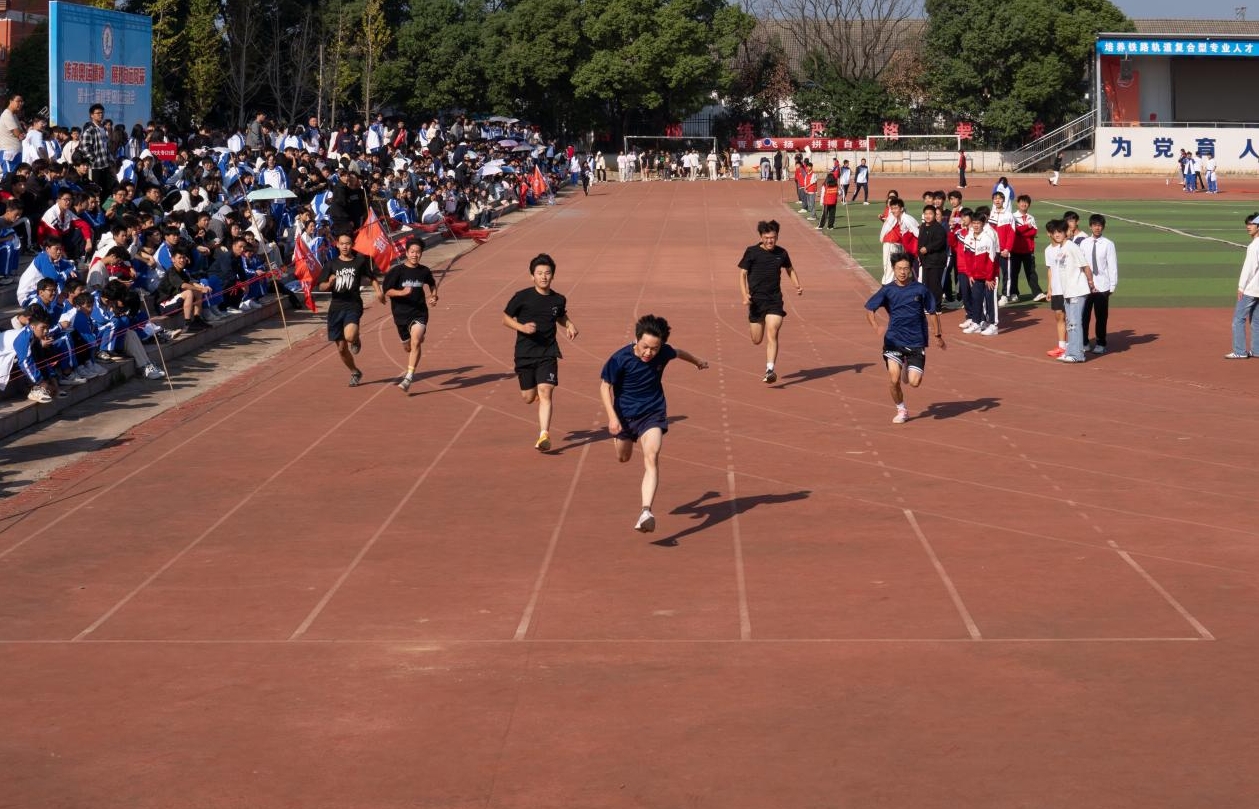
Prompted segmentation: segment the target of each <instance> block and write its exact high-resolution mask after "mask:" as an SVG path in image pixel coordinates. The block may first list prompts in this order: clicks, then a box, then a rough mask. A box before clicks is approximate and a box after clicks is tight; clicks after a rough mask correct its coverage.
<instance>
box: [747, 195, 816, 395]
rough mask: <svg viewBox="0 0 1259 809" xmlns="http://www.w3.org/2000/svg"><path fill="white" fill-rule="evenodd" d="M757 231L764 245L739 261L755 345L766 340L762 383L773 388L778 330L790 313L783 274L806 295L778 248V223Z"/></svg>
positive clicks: (761, 225)
mask: <svg viewBox="0 0 1259 809" xmlns="http://www.w3.org/2000/svg"><path fill="white" fill-rule="evenodd" d="M756 232H757V233H759V234H760V237H761V243H760V244H754V245H752V246H751V247H749V248H748V249H746V250H744V251H743V258H742V259H740V261H739V270H740V271H741V272H740V275H739V287H740V290H741V291H742V292H743V305H744V306H746V307H747V308H748V322H749V324H750V326H751V333H752V345H760V344H761V341H762V340H765V338H766V337H768V338H769V339H768V340H767V341H766V345H765V376H763V377H762V378H761V381H762V382H764V383H765V384H767V385H772V384H774V383H775V382H777V381H778V374H776V373H775V372H774V362H775V361H776V360H777V359H778V330H779V329H781V328H782V325H783V318H784V317H786V316H787V310H786V309H784V308H783V292H782V271H783V270H786V271H787V277H788V278H790V279H791V282H792V283H793V284H795V285H796V294H797V295H803V294H804V287H802V286H800V279H799V278H797V277H796V270H795V268H794V267H792V266H791V256H789V255H787V251H786V250H784V249H783V248H781V247H779V246H778V222H776V221H774V220H772V219H771V220H770V221H768V222H758V223H757V225H756Z"/></svg>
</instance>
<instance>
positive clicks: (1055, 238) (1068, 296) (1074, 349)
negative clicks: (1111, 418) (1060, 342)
mask: <svg viewBox="0 0 1259 809" xmlns="http://www.w3.org/2000/svg"><path fill="white" fill-rule="evenodd" d="M1045 229H1046V230H1047V231H1049V238H1050V240H1051V242H1052V243H1051V244H1050V245H1049V246H1048V247H1046V248H1045V267H1046V268H1047V269H1048V271H1049V278H1050V288H1051V290H1052V291H1054V292H1057V291H1058V290H1061V294H1062V304H1063V311H1064V312H1065V319H1066V321H1067V346H1066V350H1065V351H1064V352H1063V354H1062V356H1060V357H1058V358H1057V359H1058V361H1059V362H1084V339H1083V337H1084V332H1083V331H1082V330H1081V325H1082V323H1081V321H1082V319H1083V315H1084V302H1085V301H1086V300H1087V299H1088V296H1089V294H1090V293H1091V292H1093V291H1094V286H1093V273H1092V270H1091V269H1090V268H1089V265H1088V261H1086V260H1085V258H1084V254H1083V253H1081V252H1080V248H1079V246H1078V245H1077V244H1076V243H1075V242H1073V241H1071V240H1070V239H1068V238H1067V226H1066V223H1064V222H1063V221H1062V220H1059V219H1055V220H1054V221H1052V222H1050V223H1049V224H1047V225H1046V226H1045Z"/></svg>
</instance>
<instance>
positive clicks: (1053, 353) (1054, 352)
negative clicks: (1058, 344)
mask: <svg viewBox="0 0 1259 809" xmlns="http://www.w3.org/2000/svg"><path fill="white" fill-rule="evenodd" d="M1066 353H1067V350H1066V349H1065V348H1051V349H1049V350H1048V351H1046V352H1045V354H1046V355H1048V356H1050V357H1054V358H1055V359H1056V358H1058V357H1061V356H1062V355H1063V354H1066Z"/></svg>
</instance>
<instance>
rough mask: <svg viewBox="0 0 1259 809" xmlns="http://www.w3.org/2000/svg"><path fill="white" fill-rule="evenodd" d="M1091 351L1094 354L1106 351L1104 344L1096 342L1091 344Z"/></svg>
mask: <svg viewBox="0 0 1259 809" xmlns="http://www.w3.org/2000/svg"><path fill="white" fill-rule="evenodd" d="M1093 353H1094V354H1105V353H1106V346H1104V345H1102V344H1101V343H1098V344H1097V345H1095V346H1093Z"/></svg>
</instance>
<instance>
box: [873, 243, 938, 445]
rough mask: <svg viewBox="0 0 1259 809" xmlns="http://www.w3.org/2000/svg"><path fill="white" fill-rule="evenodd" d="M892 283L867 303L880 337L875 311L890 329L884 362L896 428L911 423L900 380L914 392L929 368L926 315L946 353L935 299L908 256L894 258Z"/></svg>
mask: <svg viewBox="0 0 1259 809" xmlns="http://www.w3.org/2000/svg"><path fill="white" fill-rule="evenodd" d="M891 264H892V281H891V283H888V284H884V285H883V286H881V287H879V291H878V292H875V293H874V294H873V295H871V296H870V300H868V301H866V320H868V321H869V322H870V326H871V327H872V328H873V329H874V332H875V334H878V333H879V331H880V329H879V321H878V319H877V318H876V317H875V315H874V313H875V311H877V310H879V309H886V310H887V315H888V321H887V329H886V330H884V331H883V359H884V361H885V362H886V363H887V372H888V382H889V387H890V390H891V393H892V401H893V402H895V403H896V416H895V418H893V419H892V423H893V424H904V423H905V422H906V421H908V420H909V411H908V409H907V408H906V407H905V394H904V393H903V392H902V391H901V378H902V376H903V377H904V378H905V381H907V382H908V383H909V386H910V387H911V388H916V387H918V386H919V385H920V384H922V373H923V370H924V369H925V368H926V365H927V356H926V353H925V352H926V350H927V342H928V340H927V315H930V316H931V324H932V326H933V327H934V328H933V332H932V333H933V334H934V335H935V338H936V344H937V345H939V346H940V348H941V349H943V348H944V347H945V346H944V335H943V334H941V333H940V313H939V311H938V309H937V308H936V307H937V306H938V303H937V301H936V299H935V296H934V295H932V294H931V291H930V290H929V289H927V287H926V286H925V285H923V284H921V283H919V282H918V281H915V280H914V274H913V269H912V265H911V263H910V260H909V256H907V255H906V254H904V253H897V254H895V255H893V256H892V259H891Z"/></svg>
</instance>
